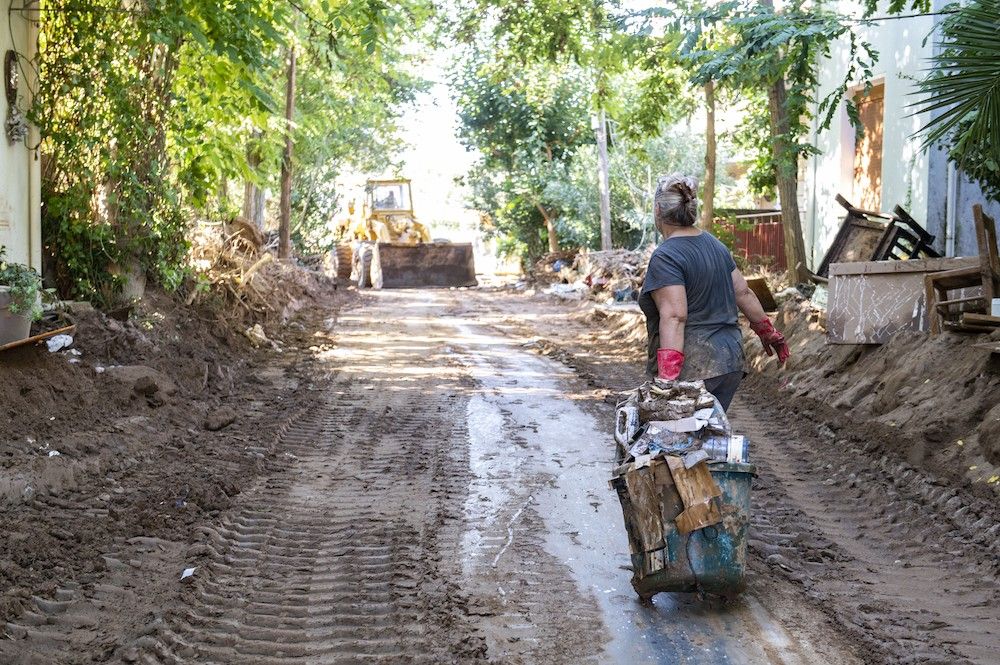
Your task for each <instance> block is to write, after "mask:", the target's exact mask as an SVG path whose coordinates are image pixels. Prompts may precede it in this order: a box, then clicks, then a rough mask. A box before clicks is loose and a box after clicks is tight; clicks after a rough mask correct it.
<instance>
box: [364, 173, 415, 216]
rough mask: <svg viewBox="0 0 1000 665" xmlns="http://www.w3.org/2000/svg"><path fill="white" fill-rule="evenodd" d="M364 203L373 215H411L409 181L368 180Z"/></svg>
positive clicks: (411, 203)
mask: <svg viewBox="0 0 1000 665" xmlns="http://www.w3.org/2000/svg"><path fill="white" fill-rule="evenodd" d="M365 205H366V206H367V208H368V210H369V212H370V213H371V214H373V215H378V216H381V215H409V216H412V215H413V200H412V198H411V197H410V181H409V180H406V179H402V178H401V179H398V180H369V181H368V182H367V184H366V185H365Z"/></svg>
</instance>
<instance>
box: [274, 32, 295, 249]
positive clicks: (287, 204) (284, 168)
mask: <svg viewBox="0 0 1000 665" xmlns="http://www.w3.org/2000/svg"><path fill="white" fill-rule="evenodd" d="M294 113H295V47H294V46H292V47H290V48H289V49H288V82H287V86H286V87H285V154H284V156H283V157H282V159H281V219H280V221H279V224H278V258H280V259H287V258H288V257H289V256H291V255H292V240H291V219H292V116H293V115H294Z"/></svg>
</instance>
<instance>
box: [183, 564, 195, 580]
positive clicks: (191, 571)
mask: <svg viewBox="0 0 1000 665" xmlns="http://www.w3.org/2000/svg"><path fill="white" fill-rule="evenodd" d="M196 570H198V567H197V566H195V567H194V568H185V569H184V572H183V573H181V581H184V580H186V579H187V578H189V577H193V576H194V571H196Z"/></svg>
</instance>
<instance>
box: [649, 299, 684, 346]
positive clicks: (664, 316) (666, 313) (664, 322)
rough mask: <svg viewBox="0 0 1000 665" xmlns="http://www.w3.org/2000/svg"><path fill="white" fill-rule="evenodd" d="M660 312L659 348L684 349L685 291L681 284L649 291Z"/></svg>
mask: <svg viewBox="0 0 1000 665" xmlns="http://www.w3.org/2000/svg"><path fill="white" fill-rule="evenodd" d="M650 295H651V296H652V297H653V302H655V303H656V309H657V311H659V313H660V348H661V349H675V350H677V351H681V352H683V351H684V325H685V324H686V323H687V315H688V306H687V291H686V290H685V288H684V287H683V286H664V287H662V288H659V289H656V290H655V291H653V292H651V293H650Z"/></svg>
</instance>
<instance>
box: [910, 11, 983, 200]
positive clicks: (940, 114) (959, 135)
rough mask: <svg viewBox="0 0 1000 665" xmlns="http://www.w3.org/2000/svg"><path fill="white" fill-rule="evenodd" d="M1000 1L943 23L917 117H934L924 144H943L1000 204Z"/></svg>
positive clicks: (958, 162) (923, 81)
mask: <svg viewBox="0 0 1000 665" xmlns="http://www.w3.org/2000/svg"><path fill="white" fill-rule="evenodd" d="M998 26H1000V1H998V0H975V1H974V2H972V3H970V4H968V5H964V6H960V7H959V8H957V12H956V13H955V14H953V15H951V16H949V17H948V18H947V19H945V20H944V21H943V22H942V25H941V37H942V41H941V44H940V46H941V51H940V52H939V53H938V54H937V55H936V56H934V58H933V61H932V67H931V68H930V73H929V74H928V75H927V77H926V78H924V80H922V81H921V82H920V83H919V88H920V92H921V94H922V99H921V100H920V101H919V102H918V103H917V104H916V105H915V107H916V110H917V112H931V113H932V119H931V120H930V122H928V123H927V125H926V126H925V127H923V128H922V130H921V132H923V135H924V141H925V145H929V144H932V143H936V142H939V141H945V142H947V143H948V144H949V146H950V148H949V158H950V159H951V160H953V161H954V162H955V163H956V164H958V165H959V166H960V167H961V168H962V170H964V171H965V172H966V173H967V174H968V175H969V176H971V177H972V178H974V179H976V180H978V181H979V182H980V184H981V185H982V187H983V191H984V192H985V193H986V195H987V196H989V197H990V198H992V199H1000V156H998V155H1000V153H998V151H997V146H1000V66H998V65H997V62H998V59H1000V40H998V39H997V27H998Z"/></svg>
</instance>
